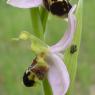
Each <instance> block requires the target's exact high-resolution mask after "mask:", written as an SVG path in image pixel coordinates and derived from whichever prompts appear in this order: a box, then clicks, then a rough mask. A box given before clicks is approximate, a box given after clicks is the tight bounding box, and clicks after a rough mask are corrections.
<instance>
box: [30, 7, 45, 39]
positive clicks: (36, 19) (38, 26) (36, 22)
mask: <svg viewBox="0 0 95 95" xmlns="http://www.w3.org/2000/svg"><path fill="white" fill-rule="evenodd" d="M30 11H31V19H32V28H33V33H34V35H35V36H36V37H38V38H40V39H43V38H44V35H43V27H42V22H41V19H40V13H39V8H32V9H30Z"/></svg>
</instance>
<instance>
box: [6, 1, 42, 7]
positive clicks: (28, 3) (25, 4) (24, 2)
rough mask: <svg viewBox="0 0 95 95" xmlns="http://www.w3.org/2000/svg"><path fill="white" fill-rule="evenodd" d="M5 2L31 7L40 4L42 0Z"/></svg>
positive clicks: (15, 5)
mask: <svg viewBox="0 0 95 95" xmlns="http://www.w3.org/2000/svg"><path fill="white" fill-rule="evenodd" d="M7 3H8V4H10V5H12V6H14V7H18V8H32V7H38V6H39V5H41V4H42V0H8V1H7Z"/></svg>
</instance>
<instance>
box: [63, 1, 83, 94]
mask: <svg viewBox="0 0 95 95" xmlns="http://www.w3.org/2000/svg"><path fill="white" fill-rule="evenodd" d="M82 4H83V0H79V1H78V6H77V10H76V13H75V14H76V17H77V29H76V32H75V36H74V40H73V42H72V44H74V45H77V51H76V52H75V53H74V54H70V48H68V49H67V51H66V53H65V56H64V57H65V58H64V60H65V63H66V66H67V68H68V71H69V74H70V80H71V83H70V87H69V90H68V92H67V94H66V95H72V89H73V85H74V80H75V76H76V70H77V58H78V53H79V48H80V41H81V32H82V7H83V5H82Z"/></svg>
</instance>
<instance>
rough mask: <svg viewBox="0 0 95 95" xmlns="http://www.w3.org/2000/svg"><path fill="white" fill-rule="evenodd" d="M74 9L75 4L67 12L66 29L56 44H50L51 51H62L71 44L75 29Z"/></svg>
mask: <svg viewBox="0 0 95 95" xmlns="http://www.w3.org/2000/svg"><path fill="white" fill-rule="evenodd" d="M75 9H76V5H74V6H73V7H72V9H71V10H70V12H69V14H68V30H67V31H66V32H65V34H64V36H63V37H62V39H61V40H60V41H59V42H58V43H57V44H55V45H53V46H51V48H50V49H51V51H52V52H63V51H64V50H65V49H66V48H67V47H68V46H69V45H70V44H71V42H72V40H73V36H74V32H75V30H76V17H75V15H74V12H75Z"/></svg>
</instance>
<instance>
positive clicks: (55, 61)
mask: <svg viewBox="0 0 95 95" xmlns="http://www.w3.org/2000/svg"><path fill="white" fill-rule="evenodd" d="M12 1H13V2H14V1H15V2H16V1H17V0H9V1H8V2H12ZM25 1H27V0H21V1H20V0H19V1H18V2H25ZM30 1H31V0H30ZM27 3H28V1H27ZM75 9H76V5H74V6H73V7H72V8H71V10H70V12H69V14H68V29H67V31H66V32H65V34H64V36H63V37H62V39H61V40H60V41H59V42H58V43H56V44H55V45H53V46H48V45H47V44H46V43H44V42H43V41H41V40H40V39H38V38H36V37H35V36H33V35H32V34H30V33H28V32H22V33H21V35H20V36H19V39H23V40H27V39H28V40H30V41H31V42H32V43H31V49H32V51H34V52H35V54H36V56H37V57H39V56H40V55H41V54H43V56H40V57H39V60H40V59H41V61H40V62H38V64H47V65H48V67H49V69H48V72H47V78H48V81H49V83H50V85H51V88H52V91H53V95H65V94H66V92H67V90H68V88H69V84H70V77H69V73H68V70H67V68H66V65H65V64H64V60H63V59H62V58H61V56H60V54H64V51H65V50H66V49H67V48H68V47H69V46H70V44H71V43H72V40H73V36H74V32H75V30H76V17H75V15H74V12H75Z"/></svg>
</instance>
